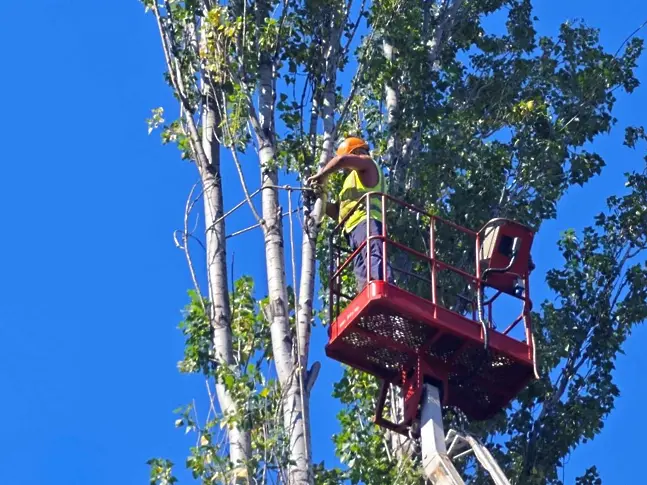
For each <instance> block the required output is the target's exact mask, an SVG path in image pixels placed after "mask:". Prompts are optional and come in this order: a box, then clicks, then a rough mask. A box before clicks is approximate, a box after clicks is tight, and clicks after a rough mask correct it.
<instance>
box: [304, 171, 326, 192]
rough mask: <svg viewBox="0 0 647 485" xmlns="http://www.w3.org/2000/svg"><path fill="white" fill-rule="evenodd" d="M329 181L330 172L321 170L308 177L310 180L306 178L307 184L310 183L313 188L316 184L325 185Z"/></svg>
mask: <svg viewBox="0 0 647 485" xmlns="http://www.w3.org/2000/svg"><path fill="white" fill-rule="evenodd" d="M327 181H328V174H325V173H322V172H319V173H317V174H315V175H313V176H312V177H308V180H306V184H307V185H310V186H311V187H313V188H315V187H316V186H320V187H324V186H325V185H326V182H327Z"/></svg>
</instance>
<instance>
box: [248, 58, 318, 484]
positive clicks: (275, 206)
mask: <svg viewBox="0 0 647 485" xmlns="http://www.w3.org/2000/svg"><path fill="white" fill-rule="evenodd" d="M259 76H260V102H259V122H260V131H261V132H260V133H256V135H257V139H258V143H259V147H260V149H259V158H260V164H261V171H262V185H263V187H267V186H271V185H278V174H277V170H276V169H275V168H273V167H272V163H273V161H274V155H275V147H274V119H273V118H274V79H273V78H274V73H273V65H272V61H271V58H270V57H269V55H268V54H267V53H262V54H261V62H260V66H259ZM262 203H263V219H264V221H265V224H264V225H263V232H264V237H265V260H266V266H267V286H268V293H269V295H268V296H269V306H270V308H269V310H270V315H271V320H272V321H271V323H270V332H271V335H272V350H273V353H274V360H275V364H276V370H277V374H278V377H279V382H280V383H281V387H282V390H283V394H284V400H283V426H284V429H285V431H286V433H287V434H288V436H289V443H290V450H289V458H290V461H291V462H292V463H293V465H290V467H289V470H288V482H289V484H290V485H305V484H309V483H311V481H312V474H311V473H310V469H311V466H310V457H309V453H308V450H309V448H308V443H307V437H308V433H307V431H306V423H305V421H304V417H305V415H304V409H303V408H304V407H305V406H304V405H302V402H304V401H305V400H306V396H301V389H300V383H301V382H303V380H304V379H305V376H303V369H302V368H301V366H298V365H297V360H296V359H295V354H294V353H293V339H292V334H291V331H290V322H289V316H288V298H287V287H286V278H285V258H284V242H283V224H282V219H281V208H280V206H279V202H278V193H277V190H276V189H274V188H264V189H263V194H262ZM298 373H302V375H301V378H300V376H299V374H298ZM304 404H305V403H304Z"/></svg>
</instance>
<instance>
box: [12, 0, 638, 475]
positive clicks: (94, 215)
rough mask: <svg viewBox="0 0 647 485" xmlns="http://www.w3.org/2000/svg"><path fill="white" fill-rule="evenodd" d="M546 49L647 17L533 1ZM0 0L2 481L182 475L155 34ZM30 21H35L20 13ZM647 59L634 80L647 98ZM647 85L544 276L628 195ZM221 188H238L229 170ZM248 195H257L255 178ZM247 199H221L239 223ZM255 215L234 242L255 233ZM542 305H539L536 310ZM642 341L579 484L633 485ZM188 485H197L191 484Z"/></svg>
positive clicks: (168, 186)
mask: <svg viewBox="0 0 647 485" xmlns="http://www.w3.org/2000/svg"><path fill="white" fill-rule="evenodd" d="M535 3H536V4H537V8H536V13H537V15H538V16H539V17H540V19H541V23H540V24H539V26H540V30H541V33H554V32H555V31H556V29H557V27H558V25H559V22H560V21H562V20H564V19H566V18H574V17H584V18H585V19H586V20H587V21H588V22H589V23H590V24H592V25H595V26H599V27H600V28H601V29H602V40H603V43H604V45H605V46H606V47H607V48H608V49H609V50H615V49H616V48H617V47H618V46H619V44H620V43H621V42H622V40H623V39H624V38H625V37H626V35H627V34H628V33H629V32H631V31H632V30H634V29H635V28H636V27H637V26H638V25H640V23H642V21H644V20H645V19H647V4H645V3H644V2H643V1H642V0H624V1H622V2H617V3H616V4H614V5H613V7H611V5H610V3H609V2H602V1H585V0H571V1H569V2H565V1H557V0H537V1H536V2H535ZM101 5H105V3H104V2H87V1H86V2H81V1H76V2H74V1H72V0H58V1H56V0H34V1H32V2H27V3H25V2H3V4H2V6H0V43H1V45H3V56H2V57H3V59H2V60H3V69H2V72H3V74H2V76H0V92H1V93H2V94H3V102H2V106H3V112H4V116H3V117H2V118H1V119H0V133H2V134H3V139H4V143H3V145H4V146H3V150H2V155H1V156H2V165H1V168H0V170H1V173H0V207H2V210H1V212H0V214H1V219H0V220H1V221H2V229H3V230H2V236H3V237H2V243H1V245H2V247H1V249H2V250H1V251H0V261H1V264H0V268H1V275H2V277H1V278H0V393H1V394H0V395H1V398H0V416H2V421H3V423H2V426H0V477H2V478H1V480H2V483H6V484H9V485H55V484H56V485H58V484H61V485H63V484H64V485H87V484H93V485H104V484H105V485H108V484H110V485H112V484H115V483H119V484H120V485H136V484H137V485H141V484H144V483H147V477H148V468H147V466H146V465H145V462H146V460H147V459H148V458H150V457H153V456H164V457H169V458H171V459H173V460H174V461H175V462H177V463H178V464H179V465H180V466H181V467H182V465H183V462H184V457H185V455H186V452H187V450H188V446H190V444H191V439H189V438H186V437H184V436H183V434H182V432H180V431H177V430H176V429H175V428H174V427H173V421H174V419H175V418H174V415H173V414H172V413H171V411H172V410H173V409H174V408H176V407H177V406H179V405H182V404H185V403H188V402H190V401H191V400H192V399H193V398H194V397H197V398H199V399H201V400H202V398H203V396H204V385H203V381H202V380H201V379H200V378H193V377H188V376H181V375H179V374H178V373H177V371H176V367H175V366H176V362H177V360H179V359H180V357H181V352H182V338H181V335H180V333H179V331H178V330H177V329H176V326H177V323H178V321H179V320H180V309H181V308H182V307H183V305H184V304H185V303H186V290H187V288H189V287H190V285H191V283H190V279H189V277H188V274H187V271H186V267H185V261H184V257H183V255H182V253H181V252H180V251H179V250H177V249H176V248H175V247H174V245H173V241H172V238H171V235H172V231H173V230H174V229H176V228H178V227H179V226H180V224H181V222H182V214H183V206H184V200H185V197H186V194H187V192H188V190H189V188H190V187H191V185H192V184H193V183H194V181H195V173H194V168H193V167H192V166H190V165H189V164H187V163H185V162H182V161H180V160H179V157H178V156H177V152H176V150H175V148H173V147H162V146H161V145H160V143H159V138H158V137H157V136H152V137H148V136H147V134H146V125H145V122H144V119H145V118H146V117H147V116H148V115H149V113H150V108H153V107H156V106H160V105H164V106H166V107H171V106H172V103H173V101H172V98H171V96H170V93H169V90H168V89H167V87H166V86H165V85H164V83H163V81H162V71H163V64H162V56H161V51H160V47H159V41H158V37H157V31H156V27H155V25H154V22H153V18H152V17H150V16H146V15H144V12H143V8H142V7H141V5H140V4H139V2H137V1H136V0H116V1H113V2H110V8H105V6H104V7H102V6H101ZM25 7H27V9H26V10H25ZM644 66H645V58H644V57H643V59H642V60H641V67H640V69H639V75H640V78H641V79H642V80H643V82H647V69H646V68H645V67H644ZM644 106H647V88H645V87H641V88H639V89H638V91H637V92H636V93H635V94H634V95H633V96H632V97H631V99H626V98H625V97H624V96H621V98H620V101H619V103H618V107H617V108H618V109H617V110H616V113H615V114H616V116H617V117H618V118H619V119H620V126H619V127H618V128H617V129H616V130H615V131H614V133H613V134H612V135H611V136H608V137H605V138H603V139H600V140H599V141H598V142H597V144H596V147H597V149H598V150H599V151H600V152H601V153H602V154H603V155H604V156H605V158H606V160H607V162H608V167H607V168H606V169H605V171H604V173H603V175H602V177H599V178H597V179H596V180H595V181H593V182H592V183H591V184H589V185H588V186H587V187H586V188H585V189H583V190H582V189H578V190H573V191H572V193H570V194H569V195H568V196H567V197H566V198H565V199H564V200H563V201H562V203H561V204H560V212H559V214H560V217H559V219H558V220H557V221H551V222H548V223H547V224H546V225H545V226H544V227H543V229H542V231H541V234H540V236H539V238H538V241H537V244H536V247H535V253H536V258H535V259H536V260H537V262H538V263H539V269H540V271H538V272H537V276H536V277H535V283H534V288H535V289H538V288H539V287H540V286H541V279H542V275H541V273H542V272H543V271H545V269H547V268H549V267H550V266H552V265H553V264H557V263H558V260H556V259H555V258H556V254H557V253H556V251H555V249H554V248H555V246H554V241H555V240H556V238H557V236H558V233H559V232H560V231H561V230H563V229H566V228H568V227H576V228H580V227H582V226H583V225H584V224H587V223H589V221H590V220H591V216H592V215H593V214H594V213H595V212H597V211H598V210H599V209H601V208H602V205H603V202H604V197H605V196H606V195H608V194H610V193H612V192H614V191H616V190H621V189H622V184H623V178H622V172H624V171H627V170H630V169H632V168H639V167H640V165H641V159H642V155H643V154H642V153H639V152H631V151H629V150H627V149H624V148H622V147H621V146H620V141H621V139H622V127H623V126H625V125H627V124H639V123H641V122H644V116H643V110H644ZM224 170H225V180H226V181H227V183H228V184H229V180H231V184H229V185H228V186H231V187H234V186H235V187H237V184H238V181H237V178H236V176H235V173H234V171H233V167H232V166H231V163H230V162H229V161H226V162H225V166H224ZM251 173H252V178H251V180H250V181H249V184H250V186H252V187H255V186H256V185H257V180H256V179H257V177H255V170H252V172H251ZM239 200H240V193H239V192H238V191H237V189H235V190H231V191H230V192H229V193H228V194H227V198H226V203H227V205H228V206H231V205H233V204H234V203H236V202H238V201H239ZM247 220H248V219H247V218H246V217H243V216H241V217H239V218H235V219H233V220H231V221H230V224H229V227H228V229H230V230H232V231H233V230H235V229H237V228H242V227H244V226H245V225H246V222H247ZM260 244H261V239H260V237H259V235H258V234H249V235H247V236H243V237H241V238H239V239H236V240H235V241H234V242H233V244H232V245H231V246H230V249H229V254H230V256H231V255H232V254H234V253H235V255H236V262H235V268H234V269H235V273H236V274H237V275H238V276H240V275H241V274H243V273H248V274H252V275H254V276H255V277H257V281H258V282H259V284H260V285H261V287H260V288H259V291H261V292H262V291H264V286H265V284H264V278H265V275H264V263H263V262H262V260H261V259H258V258H256V257H250V254H251V255H256V254H260V252H261V246H260ZM535 295H536V296H541V293H540V294H539V295H538V294H537V292H536V293H535ZM323 343H324V339H323V336H322V334H321V333H320V332H319V333H317V335H316V336H315V340H314V344H313V355H312V359H320V360H322V363H323V370H322V375H321V377H320V379H319V381H318V384H317V386H316V388H315V392H314V396H313V401H312V402H313V426H314V432H313V436H314V452H315V456H316V458H317V459H318V460H319V459H323V458H326V459H327V460H330V459H331V457H332V444H331V443H330V441H329V436H330V430H331V429H334V428H335V413H336V410H337V408H338V405H337V403H336V402H334V401H333V400H332V399H331V398H330V397H329V396H330V392H331V386H332V382H334V380H335V378H336V377H337V376H338V374H339V367H338V365H337V364H336V363H334V362H331V361H328V360H325V358H324V356H323ZM645 345H647V330H645V329H644V328H639V329H638V330H637V331H636V332H635V333H634V335H633V336H632V337H631V339H630V341H629V342H628V344H627V345H626V347H625V350H626V356H623V357H621V358H620V359H619V361H618V370H617V373H616V378H617V382H618V384H619V385H620V388H621V390H622V397H621V398H620V399H619V400H618V401H617V406H616V410H615V412H614V413H613V414H612V416H611V417H610V418H609V419H608V420H607V423H606V426H605V430H604V431H603V433H602V434H601V435H600V436H599V437H598V438H596V440H595V441H594V442H592V443H590V444H588V445H586V446H583V447H581V448H580V449H579V450H578V451H577V452H576V453H575V454H574V455H573V456H572V458H571V460H570V462H569V464H568V466H567V469H566V478H567V483H574V477H575V476H576V474H577V473H578V472H580V471H582V470H583V469H584V468H585V467H586V466H589V465H590V464H597V465H598V466H599V468H600V469H601V471H602V474H603V477H604V479H605V481H604V483H605V484H611V485H613V484H621V483H626V481H627V480H631V479H632V478H633V476H634V469H633V468H632V466H631V465H632V464H637V463H641V461H640V460H642V455H641V450H640V448H641V446H640V443H639V441H638V440H639V439H640V438H641V436H640V433H641V432H642V433H645V432H647V423H646V422H645V420H644V419H643V418H642V416H643V413H642V411H643V409H644V406H643V405H642V404H643V402H642V399H644V398H645V393H644V392H643V389H642V388H641V385H640V383H641V382H642V381H643V380H644V379H643V376H644V375H645V372H647V362H646V361H645V359H644V357H643V356H644V351H643V350H642V349H643V348H644V347H645ZM182 476H183V477H185V476H186V475H184V474H182Z"/></svg>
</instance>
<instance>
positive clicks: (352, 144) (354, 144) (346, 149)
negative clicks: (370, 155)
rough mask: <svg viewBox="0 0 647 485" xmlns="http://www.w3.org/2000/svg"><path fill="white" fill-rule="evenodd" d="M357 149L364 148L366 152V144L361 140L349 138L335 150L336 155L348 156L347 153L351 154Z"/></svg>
mask: <svg viewBox="0 0 647 485" xmlns="http://www.w3.org/2000/svg"><path fill="white" fill-rule="evenodd" d="M358 148H364V149H366V150H368V143H366V142H365V141H364V140H362V139H361V138H356V137H354V136H351V137H348V138H346V139H345V140H344V141H343V142H342V143H341V145H339V148H337V155H348V154H349V153H353V152H354V151H355V150H357V149H358Z"/></svg>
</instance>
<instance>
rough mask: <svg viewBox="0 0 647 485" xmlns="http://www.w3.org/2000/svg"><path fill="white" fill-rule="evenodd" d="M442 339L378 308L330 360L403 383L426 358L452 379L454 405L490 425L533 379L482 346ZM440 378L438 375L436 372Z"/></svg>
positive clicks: (332, 350) (521, 366)
mask: <svg viewBox="0 0 647 485" xmlns="http://www.w3.org/2000/svg"><path fill="white" fill-rule="evenodd" d="M438 333H439V329H438V328H435V327H434V326H433V324H432V323H429V322H422V321H415V320H411V319H408V318H405V317H402V316H400V315H397V314H395V313H394V312H393V311H392V310H388V309H386V308H375V306H373V307H372V309H371V310H370V311H367V312H366V313H365V314H363V315H362V316H360V317H358V318H357V320H356V321H354V322H352V324H351V325H348V326H347V328H345V329H344V331H343V333H342V334H341V335H339V338H338V339H337V340H336V341H335V343H334V344H333V345H332V346H330V347H329V348H328V349H327V352H328V354H329V355H330V356H331V357H333V358H336V359H337V360H339V361H341V362H345V363H347V364H349V365H351V366H355V367H360V368H363V369H365V370H368V371H369V372H372V373H373V374H375V375H377V376H378V377H381V378H385V379H388V380H395V379H398V377H399V376H400V373H401V371H402V370H403V369H404V370H409V369H411V368H413V366H415V364H416V355H417V354H418V353H421V354H422V355H424V356H425V357H426V358H425V361H426V363H427V364H428V365H429V367H430V368H431V369H434V368H436V369H439V374H440V373H442V374H443V375H445V376H446V378H447V383H448V389H447V392H448V394H447V397H448V404H449V405H453V406H456V407H458V408H460V409H462V410H463V411H464V412H465V413H466V414H467V415H468V416H469V417H471V418H473V419H486V418H488V417H490V416H491V415H493V414H494V413H496V412H497V411H499V410H500V409H501V408H502V407H504V406H506V405H507V404H508V403H509V402H510V401H511V400H512V399H513V398H514V396H516V394H517V393H518V392H519V391H520V390H521V388H523V386H524V385H525V384H526V383H527V382H528V381H529V380H530V379H532V375H533V372H532V366H531V365H528V364H527V363H523V362H519V361H517V360H515V359H513V358H510V357H508V356H506V355H504V354H502V353H500V352H497V351H496V350H495V349H492V348H491V349H490V350H488V351H486V350H485V349H484V348H483V345H482V343H481V342H477V341H468V340H466V339H465V338H462V337H458V336H456V335H453V334H449V333H441V334H438ZM434 372H435V370H434Z"/></svg>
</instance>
